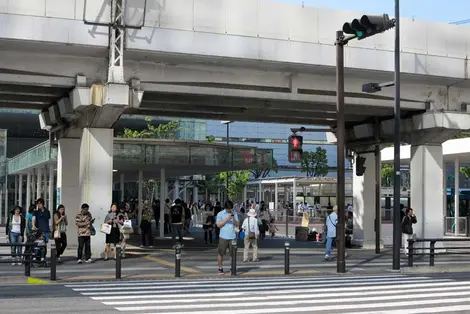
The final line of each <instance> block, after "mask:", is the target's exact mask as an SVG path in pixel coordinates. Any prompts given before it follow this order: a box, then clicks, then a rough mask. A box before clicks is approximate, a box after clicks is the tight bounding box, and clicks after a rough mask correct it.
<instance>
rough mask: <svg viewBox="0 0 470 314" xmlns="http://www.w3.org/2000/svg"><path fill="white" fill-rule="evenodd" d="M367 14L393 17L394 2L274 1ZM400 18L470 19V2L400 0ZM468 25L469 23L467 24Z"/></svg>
mask: <svg viewBox="0 0 470 314" xmlns="http://www.w3.org/2000/svg"><path fill="white" fill-rule="evenodd" d="M276 1H280V2H289V3H298V4H301V3H302V2H304V3H305V5H308V6H313V7H324V8H331V9H338V10H346V11H357V12H364V13H369V14H373V13H375V14H382V13H387V14H388V15H390V16H394V11H395V1H394V0H356V1H354V0H276ZM400 14H401V17H407V18H415V19H418V20H427V21H435V22H444V23H450V22H455V21H460V20H466V19H470V0H446V1H443V0H401V1H400ZM468 25H470V23H469V24H468Z"/></svg>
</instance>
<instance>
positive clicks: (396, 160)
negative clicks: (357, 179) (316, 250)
mask: <svg viewBox="0 0 470 314" xmlns="http://www.w3.org/2000/svg"><path fill="white" fill-rule="evenodd" d="M394 115H395V117H394V139H395V141H394V154H393V172H394V180H393V270H399V269H400V248H401V221H400V142H401V141H400V120H401V119H400V118H401V117H400V0H395V106H394Z"/></svg>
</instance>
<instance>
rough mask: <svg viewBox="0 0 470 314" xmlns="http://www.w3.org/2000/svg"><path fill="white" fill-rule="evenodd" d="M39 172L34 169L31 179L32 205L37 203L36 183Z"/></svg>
mask: <svg viewBox="0 0 470 314" xmlns="http://www.w3.org/2000/svg"><path fill="white" fill-rule="evenodd" d="M36 171H37V170H36V169H33V173H32V177H31V200H32V203H35V202H36V200H37V196H38V195H37V189H36V183H37V172H36Z"/></svg>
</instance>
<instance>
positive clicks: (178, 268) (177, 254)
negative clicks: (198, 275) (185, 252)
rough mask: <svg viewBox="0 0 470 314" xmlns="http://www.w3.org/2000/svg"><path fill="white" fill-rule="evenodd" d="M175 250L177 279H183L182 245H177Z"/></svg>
mask: <svg viewBox="0 0 470 314" xmlns="http://www.w3.org/2000/svg"><path fill="white" fill-rule="evenodd" d="M174 248H175V277H177V278H178V277H181V245H180V244H177V245H175V246H174Z"/></svg>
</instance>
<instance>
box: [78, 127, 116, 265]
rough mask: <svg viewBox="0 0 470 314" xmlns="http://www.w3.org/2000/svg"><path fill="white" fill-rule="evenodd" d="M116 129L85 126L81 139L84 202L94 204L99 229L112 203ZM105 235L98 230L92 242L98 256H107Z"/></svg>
mask: <svg viewBox="0 0 470 314" xmlns="http://www.w3.org/2000/svg"><path fill="white" fill-rule="evenodd" d="M113 133H114V130H113V129H98V128H85V129H83V132H82V137H81V141H80V173H79V184H80V191H81V203H87V204H88V205H89V206H90V213H91V214H92V216H93V217H94V218H95V219H96V222H95V228H97V229H99V226H100V224H101V223H102V222H103V221H104V218H105V217H106V215H107V213H108V211H109V208H110V206H111V202H112V191H113ZM103 243H105V234H104V233H102V232H97V233H96V235H95V236H94V237H93V239H92V241H91V249H92V254H93V257H94V258H98V257H101V256H103V253H104V245H103Z"/></svg>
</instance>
